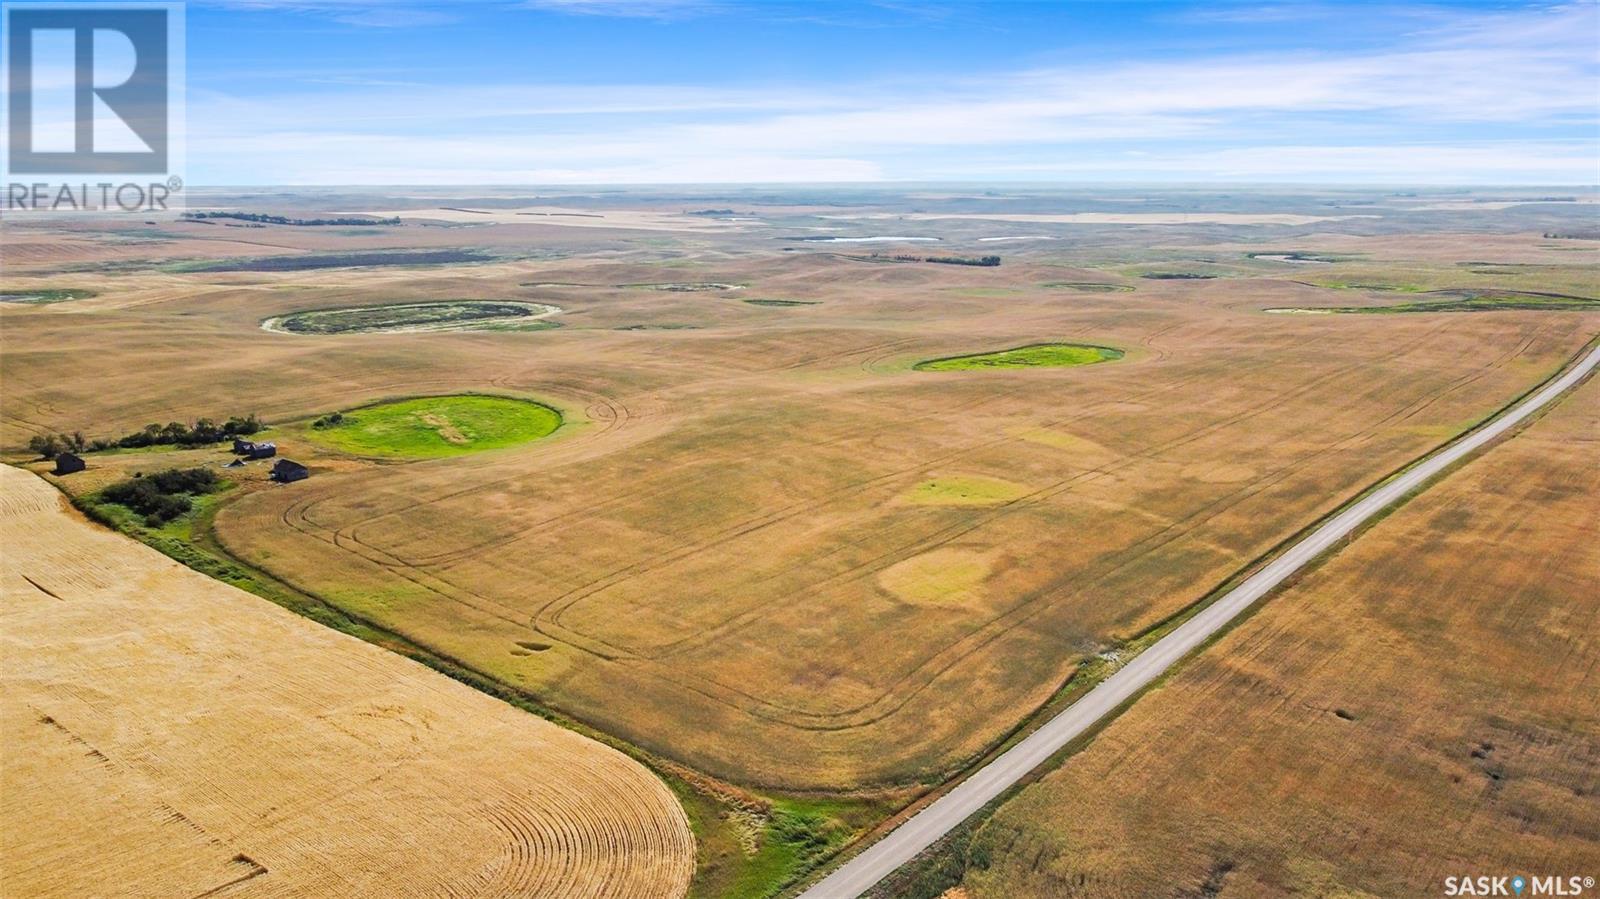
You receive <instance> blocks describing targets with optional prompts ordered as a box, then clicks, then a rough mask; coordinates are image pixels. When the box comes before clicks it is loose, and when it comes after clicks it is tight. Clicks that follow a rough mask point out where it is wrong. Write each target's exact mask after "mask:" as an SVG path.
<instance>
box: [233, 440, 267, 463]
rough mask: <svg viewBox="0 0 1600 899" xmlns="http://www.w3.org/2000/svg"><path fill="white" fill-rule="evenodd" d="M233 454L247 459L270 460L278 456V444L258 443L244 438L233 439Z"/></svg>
mask: <svg viewBox="0 0 1600 899" xmlns="http://www.w3.org/2000/svg"><path fill="white" fill-rule="evenodd" d="M233 454H234V455H236V456H243V457H245V458H246V459H270V458H272V457H273V456H276V455H277V454H278V445H277V444H276V443H256V442H255V441H254V440H246V439H244V438H243V437H235V438H233Z"/></svg>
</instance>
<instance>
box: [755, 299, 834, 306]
mask: <svg viewBox="0 0 1600 899" xmlns="http://www.w3.org/2000/svg"><path fill="white" fill-rule="evenodd" d="M743 302H746V303H749V304H750V305H752V306H820V305H822V304H821V303H820V302H818V301H817V300H744V301H743Z"/></svg>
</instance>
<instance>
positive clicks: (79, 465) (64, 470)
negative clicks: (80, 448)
mask: <svg viewBox="0 0 1600 899" xmlns="http://www.w3.org/2000/svg"><path fill="white" fill-rule="evenodd" d="M88 467H89V466H87V465H85V464H84V462H83V457H82V456H78V455H76V454H74V453H60V454H58V455H57V456H56V470H55V472H54V473H55V474H72V473H73V472H77V471H83V470H84V469H85V468H88Z"/></svg>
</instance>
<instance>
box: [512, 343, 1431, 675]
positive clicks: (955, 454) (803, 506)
mask: <svg viewBox="0 0 1600 899" xmlns="http://www.w3.org/2000/svg"><path fill="white" fill-rule="evenodd" d="M1430 333H1431V332H1430ZM1427 336H1429V335H1424V336H1423V337H1421V338H1418V339H1417V340H1416V341H1413V342H1412V343H1410V344H1407V345H1405V346H1403V347H1401V348H1399V349H1397V350H1395V351H1394V352H1393V353H1391V354H1390V355H1389V357H1387V358H1391V359H1392V358H1394V357H1395V356H1398V355H1400V354H1402V353H1405V352H1407V351H1409V350H1410V349H1411V348H1413V347H1414V346H1417V345H1419V344H1420V343H1422V342H1424V341H1425V340H1426V339H1427ZM1370 364H1372V363H1371V362H1370V361H1362V362H1357V363H1353V364H1351V365H1349V366H1346V367H1344V368H1341V369H1337V370H1335V371H1333V372H1329V373H1326V374H1324V375H1322V376H1319V377H1317V378H1314V379H1313V380H1312V381H1310V382H1307V383H1306V384H1304V385H1302V386H1301V387H1300V388H1298V389H1297V390H1296V391H1295V392H1291V393H1284V394H1279V395H1278V396H1276V397H1275V398H1273V399H1271V400H1268V401H1267V402H1266V403H1264V404H1261V405H1259V406H1257V407H1255V408H1254V409H1251V410H1244V411H1242V412H1239V413H1236V414H1234V415H1232V416H1229V417H1227V418H1224V419H1221V420H1219V421H1217V422H1213V423H1212V424H1210V425H1206V426H1204V427H1202V428H1200V429H1196V430H1195V431H1191V432H1188V433H1187V434H1185V435H1182V436H1180V437H1178V438H1174V439H1173V440H1170V441H1168V442H1166V443H1164V444H1160V445H1158V446H1156V447H1153V448H1149V449H1146V450H1144V451H1142V452H1141V453H1140V454H1136V455H1135V456H1132V457H1129V460H1130V461H1129V463H1128V464H1131V462H1132V461H1137V460H1138V459H1139V458H1142V457H1150V456H1152V455H1154V454H1156V453H1163V452H1167V451H1169V450H1170V449H1173V448H1176V447H1178V446H1181V445H1184V444H1186V443H1188V442H1191V441H1192V440H1195V439H1199V438H1200V437H1201V436H1204V435H1205V434H1208V433H1211V432H1214V431H1217V430H1220V429H1222V428H1226V427H1231V426H1232V425H1234V424H1236V423H1237V422H1239V421H1242V420H1245V419H1246V418H1247V417H1255V416H1257V415H1260V414H1264V413H1265V412H1268V411H1271V410H1273V409H1276V408H1278V407H1280V406H1282V405H1283V404H1284V403H1287V402H1288V401H1289V400H1290V399H1291V398H1294V397H1297V396H1299V395H1301V394H1303V393H1305V392H1308V391H1311V390H1314V389H1316V387H1318V386H1320V384H1322V383H1324V382H1326V381H1329V380H1332V379H1334V378H1338V377H1342V376H1344V375H1346V374H1349V373H1350V372H1353V371H1355V370H1358V369H1360V368H1362V367H1365V366H1367V365H1370ZM1257 367H1260V366H1257ZM1184 383H1187V382H1186V381H1184V382H1174V383H1173V384H1167V385H1162V386H1160V387H1158V388H1152V389H1150V390H1146V391H1143V392H1141V393H1138V394H1135V395H1134V396H1133V397H1119V398H1116V399H1110V400H1106V401H1103V402H1102V403H1099V404H1095V405H1094V406H1090V407H1087V408H1086V409H1085V410H1084V411H1082V412H1080V413H1079V414H1076V415H1073V416H1067V417H1064V418H1062V419H1058V420H1055V421H1052V422H1049V423H1048V424H1047V425H1045V426H1046V427H1048V428H1056V427H1060V426H1062V425H1064V424H1067V423H1070V422H1073V421H1076V420H1080V419H1082V418H1086V417H1088V416H1090V415H1093V414H1095V413H1096V412H1098V411H1099V410H1100V409H1101V408H1104V407H1106V406H1110V405H1117V404H1122V403H1126V402H1130V401H1133V402H1137V401H1142V400H1144V399H1147V398H1149V397H1150V396H1154V395H1157V394H1159V393H1165V392H1168V391H1169V390H1172V389H1177V387H1178V386H1179V385H1181V384H1184ZM1018 439H1020V438H1016V437H1009V436H1005V437H997V438H994V439H992V440H989V441H985V442H983V443H979V444H977V445H975V446H970V447H966V448H962V449H959V450H955V451H952V452H951V453H947V454H946V455H944V456H942V457H938V458H936V459H934V460H932V461H924V462H918V463H916V464H914V465H912V466H909V467H907V468H904V469H901V470H899V471H896V472H891V473H889V474H886V475H882V476H879V477H875V478H871V479H868V480H865V481H861V482H857V483H854V484H850V485H847V486H846V487H843V488H840V489H838V490H835V491H832V492H831V493H830V494H828V495H826V496H825V497H824V498H823V500H822V501H815V500H814V501H809V502H806V503H799V504H794V505H793V506H791V507H788V509H786V510H782V512H783V513H785V514H769V515H767V516H763V517H761V518H758V519H756V520H753V521H751V522H748V523H741V524H740V525H737V526H735V527H733V528H730V529H728V530H726V531H723V532H721V533H719V534H717V535H713V536H712V537H710V538H707V539H705V540H702V541H699V542H697V543H694V544H689V545H687V546H684V547H681V548H679V549H677V550H674V551H672V552H671V553H670V554H664V555H663V554H658V555H656V556H654V557H653V558H652V559H650V560H645V561H641V562H638V563H634V564H633V565H630V566H627V567H626V568H624V569H622V571H621V572H620V573H619V574H618V575H614V576H609V577H610V580H609V581H608V582H606V583H604V584H596V583H593V582H591V584H588V585H585V586H584V587H580V588H577V590H576V591H568V592H567V593H566V594H563V595H562V596H559V597H556V598H555V599H553V600H551V601H549V602H547V603H546V604H545V605H544V606H542V607H541V608H540V609H539V610H538V612H536V613H535V615H534V618H533V623H534V626H535V628H536V629H539V630H540V632H541V633H544V634H546V635H547V636H551V637H554V638H557V639H566V637H565V636H564V635H563V634H566V633H578V632H576V631H571V630H569V629H567V628H565V627H563V626H562V625H561V621H560V617H561V615H562V614H563V613H564V612H565V611H566V610H568V609H569V608H571V607H572V606H573V605H575V604H576V603H577V602H580V601H582V600H583V599H586V598H588V597H589V596H591V595H593V594H595V593H598V592H600V590H603V589H607V588H609V587H611V586H615V585H616V584H617V583H621V582H623V581H626V580H628V579H630V578H632V577H637V576H639V575H641V574H644V573H647V572H649V571H652V570H655V569H658V568H660V567H663V566H664V565H666V564H670V563H672V562H676V561H679V560H680V559H682V558H686V557H687V556H689V555H693V554H695V553H698V552H702V551H704V550H705V549H709V548H711V547H712V546H715V545H719V544H721V543H725V542H728V541H730V540H733V539H737V538H739V537H743V536H746V535H747V534H750V533H753V532H755V531H757V530H760V529H761V528H764V527H768V526H770V525H772V524H775V523H777V522H778V521H781V520H787V519H788V518H791V517H793V516H794V515H796V514H800V513H801V512H804V511H808V510H810V509H812V508H816V507H820V506H821V505H823V503H824V502H831V501H833V500H836V499H839V498H844V497H850V496H855V495H856V494H858V493H860V492H861V491H862V490H863V489H870V488H871V487H874V486H881V485H882V484H883V483H886V482H889V481H893V480H898V479H899V478H901V477H904V476H905V475H908V474H912V473H917V472H926V471H928V470H930V469H932V468H936V467H939V466H942V465H946V464H949V463H950V462H953V461H955V460H957V459H959V458H961V457H963V456H965V455H968V454H970V453H973V452H978V451H981V450H988V449H993V448H996V447H1000V446H1005V445H1008V444H1011V443H1014V442H1016V441H1017V440H1018ZM1091 471H1093V470H1091ZM1087 473H1088V472H1085V473H1083V474H1087ZM1083 474H1080V475H1074V476H1072V478H1069V479H1067V480H1065V481H1058V482H1056V483H1055V484H1052V485H1050V486H1048V487H1045V488H1041V489H1040V490H1038V491H1034V492H1033V493H1031V494H1029V495H1027V496H1025V497H1022V498H1020V499H1018V500H1014V501H1013V502H1012V503H1007V504H1006V505H1004V506H1001V507H998V509H1011V508H1013V506H1015V505H1016V504H1019V503H1029V502H1031V501H1035V500H1039V499H1048V498H1049V497H1050V496H1053V495H1055V494H1056V493H1058V492H1060V490H1061V488H1063V485H1066V484H1069V483H1070V482H1071V481H1072V480H1076V479H1077V478H1080V477H1082V476H1083ZM996 514H998V511H995V512H991V513H988V514H987V515H984V516H982V521H981V522H980V523H987V521H988V520H989V519H991V518H993V517H994V516H995V515H996ZM968 530H970V528H969V529H968ZM948 539H950V538H945V539H944V540H939V541H938V543H943V542H947V540H948ZM921 545H924V546H927V545H929V544H927V543H923V544H921ZM909 554H914V553H908V555H909ZM769 602H770V601H769ZM557 604H559V608H556V609H555V610H554V611H550V610H551V608H552V606H556V605H557ZM759 608H760V607H759V606H758V607H756V608H755V609H748V610H746V611H745V612H741V613H739V616H737V617H744V616H746V615H748V614H750V613H753V612H756V611H758V610H759ZM725 623H726V622H725ZM547 625H548V626H552V627H561V628H562V631H563V633H562V634H557V633H552V632H551V631H549V630H546V629H545V628H546V626H547ZM721 626H722V625H716V626H713V628H712V629H713V630H714V629H716V628H719V627H721ZM584 636H585V638H586V639H589V640H593V641H597V642H599V643H600V644H602V645H607V646H609V647H610V649H611V650H612V651H613V652H619V653H629V652H630V650H629V649H628V648H625V647H618V646H611V645H610V644H608V643H606V641H604V640H600V639H599V638H596V637H594V636H593V635H587V634H585V635H584ZM666 646H668V647H671V646H672V644H666ZM632 652H635V653H637V652H638V651H637V650H633V651H632Z"/></svg>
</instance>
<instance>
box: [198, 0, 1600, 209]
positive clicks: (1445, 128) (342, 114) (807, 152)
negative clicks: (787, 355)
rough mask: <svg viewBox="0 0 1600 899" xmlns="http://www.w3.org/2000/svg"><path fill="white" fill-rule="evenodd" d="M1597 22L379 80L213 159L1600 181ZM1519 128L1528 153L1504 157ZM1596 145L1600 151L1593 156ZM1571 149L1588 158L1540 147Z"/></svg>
mask: <svg viewBox="0 0 1600 899" xmlns="http://www.w3.org/2000/svg"><path fill="white" fill-rule="evenodd" d="M237 2H269V0H237ZM328 2H333V0H328ZM344 2H347V3H350V4H351V5H358V4H357V2H356V0H344ZM562 2H569V3H570V2H582V3H587V2H590V0H562ZM1597 9H1600V8H1597V7H1596V6H1595V5H1594V4H1592V3H1584V4H1573V5H1566V6H1559V7H1553V8H1543V9H1532V10H1523V11H1520V12H1516V13H1504V12H1493V13H1484V14H1477V15H1472V16H1458V17H1456V18H1454V19H1451V20H1449V21H1446V22H1442V23H1434V24H1433V25H1432V26H1431V27H1430V30H1428V31H1426V32H1419V33H1413V34H1405V35H1396V36H1395V41H1396V43H1397V44H1399V45H1401V46H1397V47H1394V48H1390V49H1386V50H1373V51H1368V52H1364V53H1359V54H1344V55H1335V54H1307V53H1295V54H1289V53H1281V54H1253V55H1232V56H1220V57H1210V58H1188V59H1184V60H1177V61H1159V62H1151V61H1129V62H1126V63H1124V64H1122V65H1117V66H1110V67H1106V66H1099V67H1096V68H1092V69H1091V68H1072V67H1059V68H1050V69H1036V70H1030V71H1022V72H1012V73H1009V74H998V75H991V76H985V77H968V78H954V77H952V78H946V79H943V80H942V81H936V82H932V83H919V84H911V85H908V84H904V83H896V84H886V83H874V84H854V85H828V84H820V83H812V84H797V85H794V86H792V87H788V88H782V89H769V88H763V89H754V88H739V87H721V86H703V85H690V86H671V85H609V86H606V85H602V86H579V87H568V86H561V85H495V86H469V87H423V88H417V89H405V88H401V89H398V90H397V89H395V88H393V87H379V86H367V85H362V84H359V83H358V84H352V85H350V86H349V87H348V89H345V90H338V91H335V92H332V93H330V92H329V91H328V90H327V88H326V86H325V85H318V86H317V87H316V88H315V89H313V90H307V91H305V92H304V93H303V94H302V93H298V92H296V91H294V90H288V91H284V92H280V93H275V94H273V95H270V96H266V97H260V98H255V99H250V100H243V99H238V98H234V97H230V96H227V95H225V94H220V93H215V92H212V93H206V92H196V93H195V94H194V95H192V96H191V101H190V125H191V135H190V142H191V159H192V160H194V161H196V162H202V161H203V160H204V159H206V158H219V159H224V160H227V163H228V165H230V166H235V165H237V166H239V167H240V168H241V170H242V171H245V172H252V173H262V172H275V173H277V174H276V176H275V178H267V179H264V180H281V181H285V182H293V183H311V182H315V181H317V180H319V179H324V178H327V179H333V180H336V181H341V182H348V181H362V182H366V183H377V182H382V183H395V182H396V181H408V180H414V181H452V180H455V181H468V182H471V181H478V182H507V181H518V180H522V181H540V180H549V181H592V182H604V181H641V180H661V181H708V180H719V181H729V180H750V181H794V180H861V179H877V178H891V179H922V178H930V177H945V178H984V177H989V176H991V175H993V176H1004V175H1006V174H1007V173H1012V174H1018V173H1024V172H1030V171H1031V172H1037V173H1048V172H1053V173H1056V174H1057V175H1059V176H1067V175H1070V174H1073V173H1084V174H1086V175H1087V174H1090V173H1094V172H1104V173H1110V172H1116V171H1132V170H1137V171H1141V172H1146V173H1148V174H1159V172H1161V171H1171V172H1174V173H1183V174H1184V175H1185V177H1192V176H1204V177H1213V178H1219V179H1225V178H1244V179H1248V178H1250V177H1253V176H1263V177H1272V178H1292V177H1295V176H1296V175H1297V174H1298V175H1303V176H1304V177H1306V178H1307V179H1311V178H1325V177H1352V178H1353V177H1358V176H1359V177H1363V178H1376V179H1379V180H1382V179H1384V178H1395V179H1398V178H1418V177H1425V178H1426V179H1427V180H1439V179H1441V178H1442V179H1445V180H1451V179H1455V180H1484V179H1489V180H1506V179H1510V180H1528V179H1546V180H1555V181H1577V180H1582V181H1589V180H1594V177H1595V174H1596V173H1595V159H1596V153H1597V150H1596V147H1597V144H1596V143H1595V141H1594V140H1593V137H1594V134H1595V130H1594V128H1595V123H1596V119H1597V113H1596V108H1595V90H1596V85H1597V84H1600V65H1597V62H1596V59H1595V48H1594V45H1593V41H1592V37H1593V33H1594V29H1595V26H1596V24H1597ZM1507 129H1511V130H1512V131H1513V132H1515V133H1517V134H1519V135H1521V136H1523V137H1524V138H1525V139H1524V140H1522V141H1520V142H1517V143H1502V144H1492V145H1491V144H1485V143H1483V142H1482V140H1483V138H1484V137H1487V136H1503V135H1504V134H1505V132H1506V131H1507ZM1574 129H1582V133H1583V134H1585V135H1586V136H1587V137H1588V140H1587V141H1585V140H1580V139H1575V138H1574V137H1573V134H1572V132H1573V131H1574ZM440 135H447V136H446V137H441V136H440ZM1461 135H1467V136H1466V137H1461ZM1551 136H1560V137H1563V138H1566V139H1567V140H1566V142H1564V143H1563V142H1551V141H1549V140H1545V141H1543V142H1541V141H1539V140H1535V139H1534V138H1536V137H1551ZM1130 149H1132V150H1138V151H1143V152H1144V153H1145V154H1146V155H1145V156H1143V157H1136V156H1133V155H1132V154H1131V153H1130ZM1141 158H1142V159H1143V160H1144V162H1142V163H1141V164H1140V165H1139V166H1134V167H1132V168H1130V165H1131V161H1132V160H1136V159H1141ZM1062 159H1068V160H1071V161H1070V162H1067V163H1062V162H1059V160H1062ZM246 160H248V161H249V162H248V164H247V165H246V164H245V162H244V161H246ZM202 164H203V162H202ZM375 166H376V167H378V168H374V167H375ZM219 168H220V167H219ZM368 172H371V173H372V174H371V175H370V176H368V175H366V174H365V173H368ZM217 177H219V178H225V176H222V175H219V176H217Z"/></svg>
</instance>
